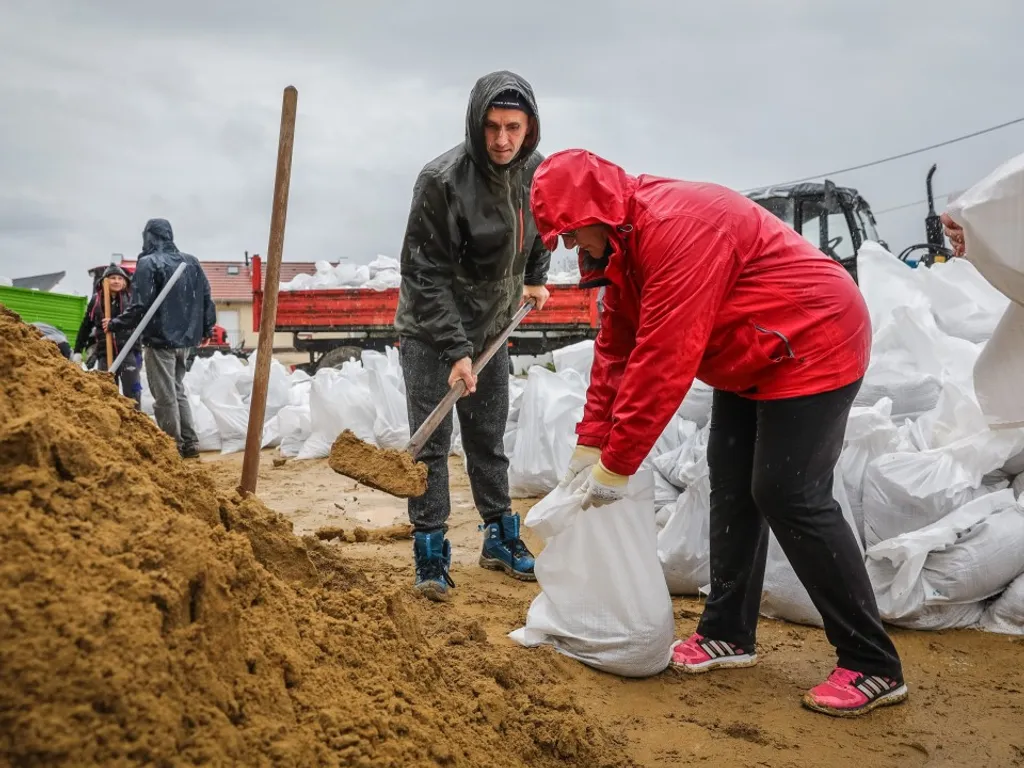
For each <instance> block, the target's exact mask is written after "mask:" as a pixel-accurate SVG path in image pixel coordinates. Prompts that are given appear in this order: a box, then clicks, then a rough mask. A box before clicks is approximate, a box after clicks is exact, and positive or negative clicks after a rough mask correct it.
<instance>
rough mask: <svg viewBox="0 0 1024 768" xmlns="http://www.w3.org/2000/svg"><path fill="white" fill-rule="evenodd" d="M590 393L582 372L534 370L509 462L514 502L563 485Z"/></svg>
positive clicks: (511, 491) (529, 376) (510, 487)
mask: <svg viewBox="0 0 1024 768" xmlns="http://www.w3.org/2000/svg"><path fill="white" fill-rule="evenodd" d="M586 390H587V386H586V383H585V382H584V380H583V377H582V376H581V375H580V373H579V372H577V371H574V370H566V371H562V372H561V373H555V372H553V371H549V370H548V369H547V368H544V367H541V366H539V365H535V366H533V367H531V368H530V372H529V374H528V376H527V381H526V390H525V391H524V392H523V399H522V404H521V405H520V412H519V422H518V434H517V436H516V442H515V451H514V452H513V455H512V456H511V458H510V461H509V470H508V477H509V490H510V493H511V494H512V497H513V498H528V497H532V496H541V495H543V494H545V493H547V492H548V491H550V490H552V489H553V488H554V487H555V486H557V485H558V481H559V480H561V478H562V475H563V474H564V473H565V470H566V467H568V466H569V459H570V457H571V456H572V452H573V450H574V449H575V447H576V433H575V430H576V424H577V423H578V422H579V420H580V419H581V418H582V417H583V405H584V403H585V402H586ZM651 517H652V519H653V517H654V513H653V511H652V513H651Z"/></svg>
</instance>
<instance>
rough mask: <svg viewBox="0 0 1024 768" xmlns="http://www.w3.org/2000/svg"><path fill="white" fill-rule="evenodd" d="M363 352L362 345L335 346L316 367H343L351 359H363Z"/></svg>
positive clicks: (318, 368)
mask: <svg viewBox="0 0 1024 768" xmlns="http://www.w3.org/2000/svg"><path fill="white" fill-rule="evenodd" d="M362 354H363V350H362V347H352V346H346V347H335V348H334V349H332V350H330V351H328V352H326V353H325V354H324V356H323V357H321V358H320V360H319V362H317V364H316V369H317V370H318V371H319V370H320V369H322V368H341V366H342V365H343V364H344V363H346V362H348V361H349V360H359V359H361V357H362Z"/></svg>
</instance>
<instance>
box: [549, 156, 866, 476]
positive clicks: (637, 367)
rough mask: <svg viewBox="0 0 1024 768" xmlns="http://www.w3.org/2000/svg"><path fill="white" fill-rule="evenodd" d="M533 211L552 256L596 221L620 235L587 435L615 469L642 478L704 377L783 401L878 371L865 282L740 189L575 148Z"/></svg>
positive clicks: (554, 166) (583, 428) (556, 162)
mask: <svg viewBox="0 0 1024 768" xmlns="http://www.w3.org/2000/svg"><path fill="white" fill-rule="evenodd" d="M531 207H532V209H533V215H534V218H535V219H536V222H537V226H538V229H539V231H540V234H541V236H542V237H543V239H544V244H545V245H546V246H547V247H548V248H549V249H554V248H555V247H556V244H557V239H558V236H559V235H560V234H562V233H564V232H568V231H571V230H574V229H577V228H579V227H583V226H587V225H589V224H594V223H598V222H600V223H603V224H606V225H608V226H609V227H611V228H612V229H613V231H614V234H613V236H612V238H611V246H612V253H611V255H610V258H609V260H608V263H607V267H606V268H605V269H604V273H603V274H604V277H606V278H607V280H608V281H609V284H608V286H607V288H606V289H605V297H604V303H605V309H604V312H603V314H602V317H601V328H600V331H599V333H598V336H597V341H596V343H595V346H594V364H593V368H592V370H591V374H590V376H591V381H590V388H589V389H588V391H587V403H586V407H585V408H584V412H583V420H582V421H581V422H580V423H579V424H578V425H577V427H576V433H577V435H578V436H579V440H578V442H579V444H581V445H589V446H594V447H598V448H601V449H602V451H601V461H602V463H603V464H604V466H605V467H606V468H607V469H609V470H610V471H612V472H615V473H618V474H622V475H631V474H633V473H634V472H635V471H636V470H637V468H638V467H639V466H640V464H641V462H643V460H644V458H645V457H646V456H647V455H648V454H649V453H650V451H651V448H652V447H653V446H654V443H655V441H656V440H657V439H658V437H659V436H660V435H661V433H662V432H663V431H664V429H665V427H666V425H667V424H668V422H669V421H670V419H671V418H672V416H673V415H674V414H675V412H676V411H677V410H678V408H679V405H680V403H681V402H682V400H683V398H684V397H685V396H686V393H687V392H688V391H689V389H690V386H691V385H692V384H693V380H694V378H699V379H700V380H701V381H703V382H705V383H706V384H708V385H710V386H712V387H714V388H716V389H721V390H724V391H727V392H734V393H737V394H740V395H742V396H744V397H749V398H751V399H754V400H774V399H782V398H792V397H800V396H802V395H811V394H817V393H821V392H828V391H831V390H834V389H839V388H840V387H844V386H846V385H848V384H852V383H853V382H854V381H856V380H857V379H859V378H861V377H862V376H863V375H864V373H865V371H866V370H867V366H868V360H869V356H870V352H871V321H870V317H869V315H868V310H867V306H866V304H865V303H864V298H863V297H862V296H861V293H860V291H859V289H858V288H857V285H856V283H854V281H853V278H852V277H850V275H849V273H847V272H846V270H845V269H843V267H842V266H840V265H839V264H838V263H836V262H835V261H833V260H832V259H830V258H829V257H828V256H826V255H824V254H823V253H822V252H821V251H819V250H818V249H817V248H815V247H814V246H813V245H811V244H810V243H809V242H808V241H806V240H805V239H804V238H803V237H801V236H800V235H799V234H797V232H796V231H795V230H794V229H792V228H791V227H789V226H788V225H786V224H785V223H784V222H782V221H781V220H780V219H778V218H776V217H775V216H773V215H772V214H771V213H769V212H768V211H767V210H765V209H764V208H762V207H761V206H759V205H758V204H757V203H755V202H753V201H751V200H749V199H747V198H746V197H744V196H743V195H741V194H739V193H737V192H734V191H732V190H729V189H726V188H725V187H721V186H718V185H716V184H707V183H698V182H688V181H677V180H675V179H666V178H659V177H656V176H648V175H643V176H638V177H633V176H629V175H628V174H626V172H625V171H623V170H622V169H621V168H619V167H618V166H616V165H613V164H612V163H609V162H608V161H606V160H603V159H601V158H600V157H597V156H596V155H594V154H592V153H590V152H586V151H584V150H576V149H574V150H565V151H563V152H558V153H555V154H553V155H551V156H550V157H548V158H547V159H546V160H544V162H542V163H541V165H540V166H539V167H538V169H537V172H536V175H535V176H534V180H533V188H532V192H531ZM580 261H581V265H582V264H583V263H584V259H583V258H582V256H581V259H580ZM586 262H587V264H586V266H587V268H591V260H590V259H587V260H586ZM594 277H595V275H594V274H593V273H591V274H584V275H583V280H582V282H586V281H588V280H590V279H593V278H594Z"/></svg>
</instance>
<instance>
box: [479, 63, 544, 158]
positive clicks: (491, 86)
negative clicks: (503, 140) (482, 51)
mask: <svg viewBox="0 0 1024 768" xmlns="http://www.w3.org/2000/svg"><path fill="white" fill-rule="evenodd" d="M505 91H516V92H517V93H519V94H520V95H521V96H522V97H523V99H525V100H526V103H527V104H529V105H530V108H531V111H532V112H533V115H532V118H533V119H532V120H531V121H530V122H531V125H530V130H529V132H528V133H527V134H526V140H525V141H523V146H522V147H521V148H520V149H519V154H518V155H516V157H515V159H514V160H513V161H512V162H511V163H509V164H508V165H507V166H504V167H506V168H515V167H517V166H520V165H522V164H523V163H524V162H525V161H526V159H527V158H529V157H530V155H531V154H533V151H534V150H535V149H537V146H538V145H539V144H540V112H539V111H538V110H537V99H536V98H535V97H534V95H533V88H531V87H530V84H529V83H528V82H526V80H525V79H523V78H522V77H520V76H519V75H517V74H515V73H514V72H508V71H505V70H501V71H499V72H491V73H490V74H489V75H484V76H483V77H481V78H480V79H479V80H477V81H476V85H474V86H473V90H472V92H470V94H469V106H468V107H467V108H466V152H467V153H468V154H469V156H470V157H471V158H473V162H474V163H476V164H477V166H479V167H480V168H481V169H482V170H484V171H485V172H487V171H492V170H495V169H496V168H497V167H498V166H495V165H494V163H492V162H491V159H490V157H488V155H487V143H486V142H485V141H484V118H485V117H486V116H487V110H488V108H489V107H490V105H491V102H492V101H493V100H494V97H495V96H497V95H498V94H499V93H503V92H505Z"/></svg>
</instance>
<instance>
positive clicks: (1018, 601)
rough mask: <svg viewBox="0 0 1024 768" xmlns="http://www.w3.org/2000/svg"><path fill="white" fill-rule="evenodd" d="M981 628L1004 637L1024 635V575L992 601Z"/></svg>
mask: <svg viewBox="0 0 1024 768" xmlns="http://www.w3.org/2000/svg"><path fill="white" fill-rule="evenodd" d="M980 623H981V628H982V629H984V630H986V631H988V632H999V633H1000V634H1004V635H1024V573H1022V574H1021V575H1020V576H1018V577H1017V578H1016V579H1014V580H1013V582H1011V584H1010V586H1008V587H1007V588H1006V591H1005V592H1003V594H1002V595H1000V596H999V597H998V598H996V599H995V600H993V601H992V603H991V604H990V605H989V606H988V608H987V609H986V611H985V615H984V616H982V618H981V622H980Z"/></svg>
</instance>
